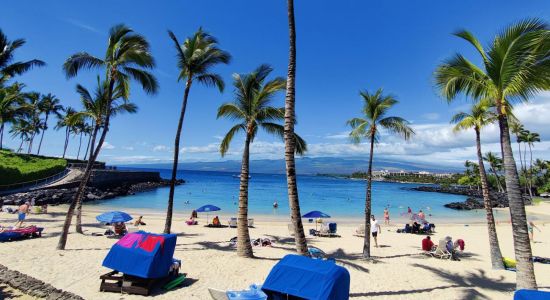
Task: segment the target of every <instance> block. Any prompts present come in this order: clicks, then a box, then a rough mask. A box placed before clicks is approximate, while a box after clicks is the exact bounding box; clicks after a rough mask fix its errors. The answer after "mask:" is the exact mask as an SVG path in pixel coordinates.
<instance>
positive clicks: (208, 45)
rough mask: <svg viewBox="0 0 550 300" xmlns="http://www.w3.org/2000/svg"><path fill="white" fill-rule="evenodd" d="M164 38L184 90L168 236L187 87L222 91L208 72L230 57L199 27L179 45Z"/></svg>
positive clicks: (168, 227) (166, 228) (219, 82)
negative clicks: (196, 84) (171, 44)
mask: <svg viewBox="0 0 550 300" xmlns="http://www.w3.org/2000/svg"><path fill="white" fill-rule="evenodd" d="M168 35H169V36H170V38H171V39H172V41H173V42H174V46H175V47H176V56H177V59H178V62H177V65H178V69H179V72H180V73H179V76H178V80H182V81H185V91H184V92H183V103H182V106H181V111H180V117H179V120H178V129H177V130H176V137H175V139H174V161H173V165H172V177H171V180H170V192H169V194H168V208H167V210H166V224H165V226H164V233H170V230H171V227H172V210H173V207H174V189H175V187H176V174H177V171H178V159H179V151H180V137H181V128H182V126H183V120H184V118H185V110H186V109H187V99H188V98H189V91H190V90H191V85H193V83H194V82H195V81H197V82H199V83H201V84H204V85H206V86H216V87H218V89H219V91H220V92H223V88H224V82H223V79H222V78H221V76H220V75H218V74H215V73H212V68H213V67H214V66H216V65H219V64H228V63H229V61H230V60H231V55H229V53H228V52H226V51H223V50H221V49H220V48H219V47H218V41H217V40H216V38H215V37H213V36H211V35H210V34H208V33H207V32H204V31H203V30H202V28H199V30H197V32H195V33H194V34H193V35H192V36H190V37H188V38H186V39H185V41H184V42H183V44H180V43H179V42H178V39H177V37H176V35H175V34H174V33H173V32H172V31H168Z"/></svg>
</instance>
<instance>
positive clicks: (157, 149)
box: [153, 145, 170, 152]
mask: <svg viewBox="0 0 550 300" xmlns="http://www.w3.org/2000/svg"><path fill="white" fill-rule="evenodd" d="M153 151H154V152H168V151H170V147H168V146H165V145H156V146H155V147H153Z"/></svg>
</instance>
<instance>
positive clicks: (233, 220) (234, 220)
mask: <svg viewBox="0 0 550 300" xmlns="http://www.w3.org/2000/svg"><path fill="white" fill-rule="evenodd" d="M228 223H229V227H231V228H237V218H231V219H229V221H228Z"/></svg>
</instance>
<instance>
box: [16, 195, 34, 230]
mask: <svg viewBox="0 0 550 300" xmlns="http://www.w3.org/2000/svg"><path fill="white" fill-rule="evenodd" d="M30 208H31V204H30V203H29V202H28V201H27V202H25V203H24V204H22V205H21V206H19V209H18V214H17V222H16V223H15V228H19V227H21V226H23V222H24V221H25V218H26V217H27V214H28V213H29V209H30Z"/></svg>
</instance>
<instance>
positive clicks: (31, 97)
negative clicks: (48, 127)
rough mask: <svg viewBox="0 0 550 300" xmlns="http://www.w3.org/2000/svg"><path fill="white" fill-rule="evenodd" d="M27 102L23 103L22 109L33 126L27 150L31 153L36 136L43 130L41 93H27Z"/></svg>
mask: <svg viewBox="0 0 550 300" xmlns="http://www.w3.org/2000/svg"><path fill="white" fill-rule="evenodd" d="M25 99H26V100H27V101H26V102H24V103H23V105H22V107H21V109H22V110H23V111H24V112H25V116H26V117H27V119H28V121H29V124H30V126H31V128H32V132H31V135H30V137H29V147H28V150H27V152H28V153H29V154H30V153H31V151H32V145H33V142H34V138H35V136H36V135H37V134H38V133H40V130H42V122H41V120H40V113H41V112H40V106H41V105H42V103H41V100H40V93H37V92H30V93H25Z"/></svg>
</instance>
